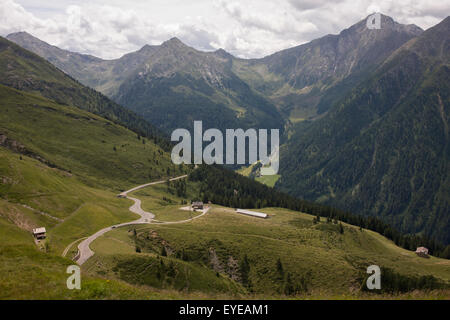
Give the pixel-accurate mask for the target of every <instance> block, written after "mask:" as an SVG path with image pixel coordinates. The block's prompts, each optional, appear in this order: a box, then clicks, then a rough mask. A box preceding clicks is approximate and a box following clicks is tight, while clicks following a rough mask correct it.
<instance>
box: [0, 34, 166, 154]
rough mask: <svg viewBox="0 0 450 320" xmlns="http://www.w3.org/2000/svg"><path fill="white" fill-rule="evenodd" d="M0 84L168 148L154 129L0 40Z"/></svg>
mask: <svg viewBox="0 0 450 320" xmlns="http://www.w3.org/2000/svg"><path fill="white" fill-rule="evenodd" d="M0 84H3V85H7V86H11V87H14V88H16V89H19V90H23V91H27V92H32V93H36V94H39V95H41V96H43V97H46V98H48V99H51V100H54V101H56V102H57V103H59V104H63V105H70V106H75V107H77V108H80V109H83V110H87V111H89V112H92V113H95V114H97V115H100V116H102V117H104V118H107V119H110V120H111V121H114V122H116V123H120V124H122V125H123V126H125V127H129V128H131V129H132V130H133V131H135V132H138V133H139V134H141V135H143V136H146V137H148V138H150V139H152V140H153V141H154V142H156V143H158V144H159V145H160V146H161V147H163V148H167V147H168V145H169V144H168V141H167V139H166V138H165V137H164V136H163V135H162V134H161V132H160V131H159V130H157V129H156V127H153V126H151V125H150V124H149V123H148V122H146V121H145V120H143V119H142V118H140V117H139V116H137V115H136V114H134V113H133V112H131V111H129V110H127V109H125V108H124V107H122V106H120V105H118V104H116V103H114V102H113V101H111V100H109V99H108V98H107V97H105V96H104V95H102V94H101V93H99V92H97V91H95V90H93V89H91V88H88V87H85V86H83V85H82V84H81V83H79V82H78V81H76V80H74V79H73V78H71V77H70V76H68V75H67V74H65V73H63V72H62V71H61V70H59V69H57V68H56V67H54V66H53V65H52V64H51V63H49V62H48V61H46V60H45V59H43V58H41V57H39V56H38V55H36V54H34V53H32V52H30V51H27V50H25V49H23V48H21V47H19V46H18V45H16V44H15V43H13V42H10V41H8V40H6V39H5V38H3V37H0Z"/></svg>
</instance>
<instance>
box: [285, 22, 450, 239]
mask: <svg viewBox="0 0 450 320" xmlns="http://www.w3.org/2000/svg"><path fill="white" fill-rule="evenodd" d="M449 34H450V18H447V19H445V20H444V21H443V22H441V23H440V24H439V25H437V26H435V27H433V28H431V29H429V30H427V31H425V32H424V33H423V34H422V35H421V36H419V37H418V38H415V39H413V40H411V41H410V42H408V43H406V44H405V45H404V46H403V47H401V48H400V49H399V50H397V51H396V52H394V54H392V55H391V56H390V57H389V58H388V59H386V61H385V62H384V63H383V64H382V65H381V66H380V67H378V68H377V70H376V71H375V72H374V73H373V74H372V75H371V76H370V77H369V78H368V79H367V80H366V81H363V82H362V83H361V84H360V85H358V86H357V87H356V88H355V89H354V90H353V91H351V93H350V94H349V95H347V96H346V97H345V98H344V99H342V100H340V101H339V102H338V103H336V104H335V105H334V106H333V108H332V109H331V110H330V111H329V113H328V114H327V115H326V116H324V117H323V118H322V119H319V120H317V121H314V122H312V123H309V124H304V125H303V126H299V128H298V130H297V131H296V133H295V135H294V136H293V138H292V139H291V140H290V142H289V144H288V146H287V148H286V150H287V152H286V153H285V154H284V158H282V159H281V161H280V164H281V174H282V178H281V180H280V181H279V184H278V186H279V187H281V188H282V189H284V190H288V191H290V192H291V193H293V194H296V195H301V196H303V197H306V198H308V199H311V200H318V201H322V202H327V203H331V204H334V205H337V206H339V207H341V208H344V209H348V210H351V211H355V212H356V211H358V212H361V213H364V214H367V215H376V216H380V217H382V218H384V219H385V220H388V221H389V222H391V223H392V224H394V225H395V226H397V227H399V228H401V229H402V230H403V231H409V232H425V233H427V234H432V235H434V236H436V237H438V239H439V240H441V241H444V242H446V243H449V242H450V234H449V232H448V231H449V230H450V217H449V214H448V213H449V212H450V205H449V200H450V190H449V186H450V180H449V172H450V145H449V129H448V127H449V123H448V121H449V114H450V109H449V107H450V88H449V84H450V38H449Z"/></svg>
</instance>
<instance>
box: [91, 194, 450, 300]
mask: <svg viewBox="0 0 450 320" xmlns="http://www.w3.org/2000/svg"><path fill="white" fill-rule="evenodd" d="M153 189H154V187H152V188H151V189H150V188H149V189H148V190H146V189H144V190H143V191H145V192H148V193H152V192H153V191H154V190H153ZM179 206H181V205H179ZM172 210H173V211H174V212H176V210H177V209H176V208H175V206H172ZM260 211H263V212H266V213H268V214H269V218H268V219H265V220H264V219H258V218H252V217H247V216H243V215H239V214H236V213H235V212H234V210H233V209H230V208H226V207H220V206H216V205H213V209H212V210H210V211H209V212H208V213H207V214H206V216H203V217H200V218H199V219H196V220H193V221H191V222H188V223H182V224H168V225H164V224H153V225H150V226H136V227H135V228H134V229H135V231H134V230H133V228H122V229H117V230H114V231H112V232H110V233H108V234H106V235H104V236H102V237H101V238H99V239H98V240H97V241H95V242H94V244H93V247H94V248H95V249H94V250H96V256H94V258H93V259H92V260H91V261H90V262H88V264H87V266H86V270H87V271H88V272H90V273H91V274H107V275H108V276H110V277H112V278H114V279H122V280H124V281H127V282H130V283H134V284H136V283H138V284H143V285H153V286H157V287H162V288H177V289H181V288H183V289H184V290H187V291H190V290H193V291H195V290H198V289H201V290H203V291H213V292H224V293H228V294H229V293H230V292H234V293H235V294H242V293H241V292H240V290H238V288H237V287H236V288H235V290H234V289H233V290H231V291H230V288H229V287H226V288H224V287H223V286H222V284H221V282H220V281H219V282H217V281H215V280H214V278H208V277H209V276H208V275H209V274H211V272H216V278H218V279H220V280H224V279H232V280H233V281H234V282H236V283H238V284H240V285H241V286H243V288H244V289H245V291H244V292H247V293H246V295H249V294H250V295H257V296H272V295H274V296H281V295H285V294H290V295H291V294H292V295H298V296H318V295H323V296H327V295H331V296H333V295H336V296H347V295H348V296H353V297H356V296H359V295H361V294H362V293H361V292H359V290H360V287H361V285H362V282H363V280H364V273H365V268H367V266H369V265H371V264H377V265H379V266H381V267H383V268H389V269H391V270H393V271H394V272H395V273H396V274H400V275H406V276H409V277H413V276H418V277H420V276H429V275H432V276H433V277H436V279H439V281H440V282H442V283H447V284H450V262H449V261H448V260H443V259H438V258H434V257H431V258H430V259H424V258H420V257H418V256H416V255H415V253H413V252H411V251H407V250H404V249H401V248H399V247H397V246H395V245H394V244H393V243H392V242H391V241H389V240H387V239H386V238H384V237H382V236H380V235H379V234H377V233H375V232H372V231H369V230H366V229H361V230H360V229H359V228H357V227H354V226H350V225H347V224H343V233H341V232H340V231H339V229H340V227H339V224H335V223H333V222H326V221H325V220H324V219H322V221H321V222H319V223H315V222H314V216H311V215H308V214H303V213H299V212H294V211H290V210H286V209H279V208H266V209H260ZM117 248H120V249H117ZM136 248H139V249H138V251H139V252H136ZM117 253H120V254H119V255H118V254H117ZM161 261H163V262H162V264H163V265H164V266H165V267H167V266H168V265H171V268H174V270H175V271H174V272H173V273H168V271H167V270H166V269H164V268H160V269H158V268H156V267H155V265H158V264H161ZM244 261H247V262H248V266H249V268H248V269H245V268H244V266H243V263H244ZM278 261H280V262H281V266H282V267H281V269H282V270H280V268H279V267H277V264H278ZM155 268H156V269H155ZM195 268H200V269H203V270H204V271H203V274H202V275H200V274H197V273H196V272H195V271H194V269H195ZM111 270H112V272H111ZM144 270H147V271H148V272H146V273H145V275H144V274H143V272H144ZM152 270H153V271H152ZM158 270H159V271H158ZM188 270H191V271H188ZM243 270H248V271H247V272H245V271H243ZM158 272H159V273H158ZM201 279H203V282H202V281H201ZM288 279H289V280H288ZM199 283H202V286H200V287H199V286H198V284H199ZM442 294H443V295H444V296H446V295H447V296H448V292H447V293H445V291H444V292H440V293H439V294H438V295H442ZM431 296H433V294H431Z"/></svg>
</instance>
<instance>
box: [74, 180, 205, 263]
mask: <svg viewBox="0 0 450 320" xmlns="http://www.w3.org/2000/svg"><path fill="white" fill-rule="evenodd" d="M186 177H187V175H182V176H179V177H175V178H171V179H170V181H174V180H178V179H183V178H186ZM166 181H167V180H161V181H155V182H150V183H146V184H143V185H140V186H137V187H134V188H132V189H130V190H127V191H124V192H122V193H120V194H119V196H121V197H123V198H127V199H130V200H133V201H134V204H133V205H132V206H131V207H130V209H129V210H130V211H131V212H134V213H137V214H138V215H140V216H141V217H140V218H139V219H137V220H134V221H130V222H125V223H121V224H116V225H112V226H109V227H106V228H104V229H101V230H99V231H97V232H96V233H94V234H93V235H91V236H89V237H87V238H86V239H85V240H83V241H82V242H81V243H80V244H79V245H78V254H77V255H76V257H75V259H74V260H75V261H76V263H77V264H79V265H80V266H81V265H82V264H83V263H85V262H86V261H87V260H88V259H89V258H90V257H92V256H93V255H94V251H92V250H91V248H90V247H89V245H90V244H91V243H92V242H93V241H94V240H96V239H97V238H98V237H100V236H101V235H103V234H105V233H107V232H108V231H111V230H113V229H115V228H120V227H124V226H128V225H134V224H146V223H157V224H173V223H185V222H189V221H191V220H194V219H196V218H199V217H201V216H203V215H204V214H206V212H208V210H209V208H207V209H205V210H203V213H202V214H201V215H198V216H196V217H193V218H191V219H187V220H182V221H171V222H159V221H158V222H152V221H154V220H153V218H154V217H155V215H154V214H153V213H151V212H147V211H144V210H143V209H142V207H141V200H139V199H137V198H133V197H129V196H128V193H130V192H133V191H136V190H139V189H142V188H145V187H148V186H151V185H155V184H160V183H164V182H166ZM75 242H76V241H75ZM71 245H72V244H71ZM69 246H70V245H69ZM67 249H68V248H66V250H67ZM66 250H65V251H66Z"/></svg>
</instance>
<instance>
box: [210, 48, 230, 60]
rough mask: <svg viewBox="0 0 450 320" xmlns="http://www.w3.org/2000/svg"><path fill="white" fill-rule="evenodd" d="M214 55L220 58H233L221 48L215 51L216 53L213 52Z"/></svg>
mask: <svg viewBox="0 0 450 320" xmlns="http://www.w3.org/2000/svg"><path fill="white" fill-rule="evenodd" d="M214 53H215V54H216V55H218V56H219V57H221V58H233V55H232V54H231V53H228V52H227V51H225V50H224V49H222V48H220V49H217V50H216V51H214Z"/></svg>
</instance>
